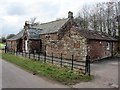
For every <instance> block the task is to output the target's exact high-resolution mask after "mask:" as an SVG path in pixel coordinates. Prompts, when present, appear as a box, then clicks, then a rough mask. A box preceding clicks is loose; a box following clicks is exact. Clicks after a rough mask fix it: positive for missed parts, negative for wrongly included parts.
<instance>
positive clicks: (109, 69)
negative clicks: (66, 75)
mask: <svg viewBox="0 0 120 90" xmlns="http://www.w3.org/2000/svg"><path fill="white" fill-rule="evenodd" d="M119 60H120V58H110V59H107V60H103V61H99V62H97V63H92V64H91V73H92V74H93V75H94V79H93V80H92V81H89V82H81V83H78V84H76V85H74V86H73V87H74V88H118V86H119V84H118V79H120V78H118V64H120V62H118V61H119Z"/></svg>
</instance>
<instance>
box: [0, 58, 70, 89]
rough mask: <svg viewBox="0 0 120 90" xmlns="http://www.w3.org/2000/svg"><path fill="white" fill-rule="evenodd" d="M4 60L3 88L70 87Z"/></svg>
mask: <svg viewBox="0 0 120 90" xmlns="http://www.w3.org/2000/svg"><path fill="white" fill-rule="evenodd" d="M0 61H2V88H69V87H68V86H65V85H61V84H60V83H58V82H55V81H52V80H48V79H46V78H44V77H38V76H36V75H33V74H32V73H29V72H27V71H25V70H22V69H21V68H19V67H17V66H16V65H14V64H11V63H9V62H7V61H5V60H0Z"/></svg>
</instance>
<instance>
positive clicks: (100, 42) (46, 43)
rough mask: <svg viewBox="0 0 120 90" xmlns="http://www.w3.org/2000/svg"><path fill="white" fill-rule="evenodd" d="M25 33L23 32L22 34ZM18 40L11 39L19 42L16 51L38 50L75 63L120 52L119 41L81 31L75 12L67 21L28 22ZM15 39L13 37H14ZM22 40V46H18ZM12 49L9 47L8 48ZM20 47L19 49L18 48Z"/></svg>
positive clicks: (99, 34) (103, 35)
mask: <svg viewBox="0 0 120 90" xmlns="http://www.w3.org/2000/svg"><path fill="white" fill-rule="evenodd" d="M22 32H23V33H22ZM20 33H22V35H19V33H18V35H16V36H15V37H17V36H20V37H19V39H15V40H12V39H10V40H8V42H9V43H10V44H11V43H12V42H13V41H14V42H15V43H16V44H14V45H12V44H11V45H12V47H15V46H16V50H18V51H19V49H21V50H22V51H25V52H29V51H30V52H32V51H38V52H40V53H45V52H46V55H47V56H51V55H52V53H53V55H54V56H55V57H58V58H60V57H61V53H62V56H63V58H65V59H71V56H72V55H74V59H75V60H86V55H90V57H91V60H97V59H101V58H106V57H110V56H112V55H114V54H116V53H117V40H116V39H115V38H113V37H111V36H108V35H106V34H104V33H100V32H97V31H92V30H81V29H80V28H79V27H78V26H77V24H76V23H75V21H74V18H73V13H72V12H68V18H66V19H60V20H56V21H52V22H48V23H43V24H34V25H32V24H29V23H27V22H26V23H25V26H24V30H23V31H21V32H20ZM13 39H14V37H13ZM20 41H21V43H19V42H20ZM8 46H10V45H8ZM18 47H19V48H18Z"/></svg>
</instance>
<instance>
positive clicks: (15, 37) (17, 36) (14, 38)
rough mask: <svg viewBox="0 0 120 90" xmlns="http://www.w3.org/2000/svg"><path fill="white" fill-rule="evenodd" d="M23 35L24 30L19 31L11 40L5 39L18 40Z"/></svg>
mask: <svg viewBox="0 0 120 90" xmlns="http://www.w3.org/2000/svg"><path fill="white" fill-rule="evenodd" d="M23 33H24V30H21V31H20V32H19V33H18V34H16V35H15V36H13V37H12V38H10V39H7V40H17V39H20V38H21V37H22V36H23Z"/></svg>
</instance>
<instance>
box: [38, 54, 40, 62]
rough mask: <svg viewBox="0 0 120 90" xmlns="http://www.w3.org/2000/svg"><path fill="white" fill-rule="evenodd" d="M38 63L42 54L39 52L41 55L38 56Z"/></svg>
mask: <svg viewBox="0 0 120 90" xmlns="http://www.w3.org/2000/svg"><path fill="white" fill-rule="evenodd" d="M38 61H40V52H39V54H38Z"/></svg>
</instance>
